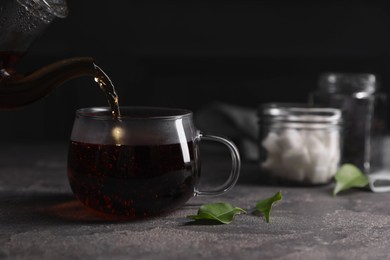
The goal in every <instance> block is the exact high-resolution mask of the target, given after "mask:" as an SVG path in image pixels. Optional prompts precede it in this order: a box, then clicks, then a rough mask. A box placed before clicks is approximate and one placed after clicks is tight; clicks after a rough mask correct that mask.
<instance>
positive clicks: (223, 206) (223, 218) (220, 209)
mask: <svg viewBox="0 0 390 260" xmlns="http://www.w3.org/2000/svg"><path fill="white" fill-rule="evenodd" d="M240 213H245V214H246V211H245V210H243V209H241V208H237V207H234V206H233V205H231V204H229V203H223V202H219V203H210V204H204V205H202V206H201V207H200V208H199V210H198V214H197V215H192V216H187V218H191V219H194V220H211V221H217V222H220V223H223V224H229V223H231V222H232V221H233V218H234V216H235V215H237V214H240Z"/></svg>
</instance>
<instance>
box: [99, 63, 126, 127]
mask: <svg viewBox="0 0 390 260" xmlns="http://www.w3.org/2000/svg"><path fill="white" fill-rule="evenodd" d="M94 66H95V69H96V76H95V81H96V82H97V83H98V84H99V87H100V89H101V90H102V91H103V92H104V94H105V95H106V98H107V101H108V104H109V105H110V107H111V112H112V116H113V118H114V119H116V120H119V119H120V116H121V113H120V109H119V97H118V94H117V93H116V91H115V87H114V84H112V81H111V79H110V78H109V77H108V76H107V74H106V73H105V72H104V71H103V70H102V69H101V68H100V67H99V66H98V65H96V64H94Z"/></svg>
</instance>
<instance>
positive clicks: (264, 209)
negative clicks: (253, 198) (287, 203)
mask: <svg viewBox="0 0 390 260" xmlns="http://www.w3.org/2000/svg"><path fill="white" fill-rule="evenodd" d="M282 198H283V196H282V193H281V192H280V191H278V192H277V193H276V194H275V195H274V196H272V197H270V198H267V199H264V200H261V201H259V202H257V204H256V210H258V211H260V212H261V213H262V214H263V215H264V216H265V220H266V221H267V223H269V217H270V213H271V208H272V205H273V204H274V203H275V202H277V201H279V200H282Z"/></svg>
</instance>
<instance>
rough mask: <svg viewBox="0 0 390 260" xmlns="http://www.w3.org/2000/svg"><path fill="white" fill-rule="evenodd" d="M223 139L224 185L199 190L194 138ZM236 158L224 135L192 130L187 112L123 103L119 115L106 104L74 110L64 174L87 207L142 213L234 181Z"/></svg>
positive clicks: (111, 212)
mask: <svg viewBox="0 0 390 260" xmlns="http://www.w3.org/2000/svg"><path fill="white" fill-rule="evenodd" d="M202 139H208V140H213V141H219V142H222V143H224V144H226V145H227V146H228V147H229V149H230V150H231V154H232V161H233V164H232V166H233V168H232V171H231V175H230V178H229V180H228V181H227V182H226V184H225V185H224V187H221V188H219V189H218V190H214V191H208V192H204V191H198V190H197V188H196V187H197V184H198V181H199V176H200V167H199V164H200V162H199V141H200V140H202ZM239 168H240V160H239V155H238V152H237V149H236V148H235V146H234V144H233V143H231V142H230V141H229V140H227V139H225V138H222V137H218V136H211V135H204V134H202V133H200V132H199V131H198V130H196V128H195V126H194V124H193V119H192V112H190V111H188V110H181V109H168V108H147V107H123V108H121V118H120V120H115V119H113V117H112V114H111V110H110V109H108V108H90V109H80V110H78V111H77V114H76V119H75V123H74V126H73V131H72V136H71V141H70V146H69V154H68V178H69V183H70V186H71V188H72V190H73V192H74V194H75V196H76V197H77V198H78V199H79V200H80V201H81V202H82V203H83V204H84V205H86V206H87V207H89V208H91V209H94V210H97V211H99V212H102V213H106V214H108V215H111V216H118V217H125V218H130V219H132V218H145V217H150V216H155V215H159V214H163V213H167V212H170V211H172V210H174V209H177V208H179V207H180V206H182V205H183V204H185V202H186V201H188V199H189V198H191V197H193V196H196V195H204V194H205V195H215V194H220V193H223V192H225V191H227V190H229V189H230V188H232V187H233V186H234V184H235V183H236V181H237V179H238V175H239Z"/></svg>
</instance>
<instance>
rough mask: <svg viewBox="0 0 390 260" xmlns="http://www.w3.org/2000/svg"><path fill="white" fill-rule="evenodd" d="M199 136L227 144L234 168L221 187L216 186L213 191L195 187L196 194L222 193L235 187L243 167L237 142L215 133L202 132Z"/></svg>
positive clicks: (201, 138)
mask: <svg viewBox="0 0 390 260" xmlns="http://www.w3.org/2000/svg"><path fill="white" fill-rule="evenodd" d="M198 138H199V140H200V141H202V140H207V141H215V142H219V143H222V144H224V145H226V146H227V147H228V148H229V150H230V155H231V159H232V169H231V171H230V175H229V178H228V180H227V181H226V182H225V183H224V184H223V185H222V186H220V187H218V188H216V189H215V190H211V191H199V190H197V188H195V196H199V195H220V194H223V193H225V192H227V191H229V190H230V189H232V188H233V187H234V185H235V184H236V183H237V180H238V177H239V176H240V168H241V159H240V154H239V153H238V149H237V147H236V146H235V144H234V143H233V142H232V141H230V140H228V139H226V138H223V137H220V136H215V135H207V134H202V133H200V134H199V135H198Z"/></svg>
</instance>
